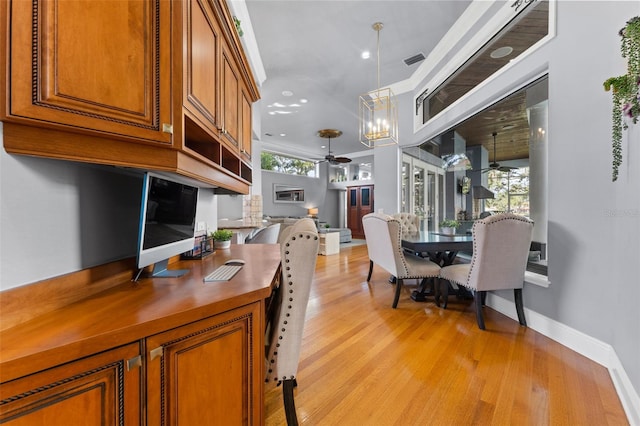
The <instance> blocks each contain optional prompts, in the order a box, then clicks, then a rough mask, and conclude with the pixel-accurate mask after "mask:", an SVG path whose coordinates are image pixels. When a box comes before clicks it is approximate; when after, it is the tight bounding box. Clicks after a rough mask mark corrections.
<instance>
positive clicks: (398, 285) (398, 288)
mask: <svg viewBox="0 0 640 426" xmlns="http://www.w3.org/2000/svg"><path fill="white" fill-rule="evenodd" d="M401 290H402V279H400V278H398V279H397V280H396V295H395V297H394V298H393V305H391V307H393V309H395V308H396V307H397V306H398V300H400V291H401Z"/></svg>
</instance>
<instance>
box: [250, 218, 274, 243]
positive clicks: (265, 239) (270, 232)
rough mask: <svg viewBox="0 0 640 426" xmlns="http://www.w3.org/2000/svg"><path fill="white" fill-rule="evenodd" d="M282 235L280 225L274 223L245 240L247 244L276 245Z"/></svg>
mask: <svg viewBox="0 0 640 426" xmlns="http://www.w3.org/2000/svg"><path fill="white" fill-rule="evenodd" d="M279 234H280V224H279V223H274V224H273V225H269V226H267V227H265V228H261V229H259V230H258V232H256V233H255V234H253V235H251V236H250V237H248V238H247V239H245V241H244V242H245V244H276V243H277V242H278V235H279Z"/></svg>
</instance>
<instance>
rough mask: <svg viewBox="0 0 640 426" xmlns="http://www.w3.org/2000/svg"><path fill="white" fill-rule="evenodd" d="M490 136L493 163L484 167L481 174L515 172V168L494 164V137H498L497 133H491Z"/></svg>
mask: <svg viewBox="0 0 640 426" xmlns="http://www.w3.org/2000/svg"><path fill="white" fill-rule="evenodd" d="M491 135H492V136H493V162H492V163H490V164H489V167H485V168H484V169H482V170H480V171H481V172H482V173H487V172H489V171H491V170H498V171H500V172H510V171H511V170H516V169H517V167H512V166H501V165H500V164H499V163H496V136H498V133H496V132H493V133H491Z"/></svg>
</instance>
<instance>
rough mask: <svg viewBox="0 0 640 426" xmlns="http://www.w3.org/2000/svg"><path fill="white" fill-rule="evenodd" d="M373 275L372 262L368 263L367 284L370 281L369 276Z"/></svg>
mask: <svg viewBox="0 0 640 426" xmlns="http://www.w3.org/2000/svg"><path fill="white" fill-rule="evenodd" d="M372 273H373V260H370V261H369V275H367V282H369V281H371V274H372Z"/></svg>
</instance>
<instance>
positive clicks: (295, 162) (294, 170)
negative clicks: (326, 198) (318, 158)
mask: <svg viewBox="0 0 640 426" xmlns="http://www.w3.org/2000/svg"><path fill="white" fill-rule="evenodd" d="M260 166H261V168H262V170H268V171H270V172H278V173H285V174H289V175H300V176H309V177H317V167H316V163H314V162H313V161H308V160H302V159H300V158H294V157H288V156H286V155H282V154H276V153H273V152H268V151H262V154H261V155H260Z"/></svg>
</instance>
